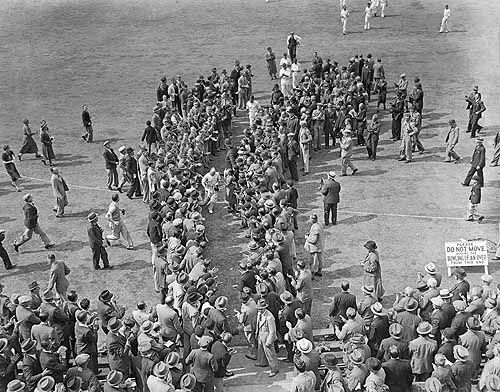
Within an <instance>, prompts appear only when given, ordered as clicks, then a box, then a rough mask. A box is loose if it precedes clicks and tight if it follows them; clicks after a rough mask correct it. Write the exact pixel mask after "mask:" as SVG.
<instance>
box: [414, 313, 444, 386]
mask: <svg viewBox="0 0 500 392" xmlns="http://www.w3.org/2000/svg"><path fill="white" fill-rule="evenodd" d="M416 332H417V334H418V335H419V336H418V337H417V338H415V339H413V340H412V341H410V344H409V345H408V350H409V352H410V365H411V370H412V373H413V375H414V376H415V381H425V380H426V379H427V378H429V376H430V374H431V373H432V370H433V369H432V363H433V359H434V354H436V352H437V349H438V347H437V343H436V341H435V340H432V339H431V338H430V337H429V334H430V333H431V332H432V325H431V324H430V323H428V322H427V321H422V322H421V323H420V324H419V325H418V327H417V331H416Z"/></svg>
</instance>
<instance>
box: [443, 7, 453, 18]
mask: <svg viewBox="0 0 500 392" xmlns="http://www.w3.org/2000/svg"><path fill="white" fill-rule="evenodd" d="M450 15H451V10H450V9H449V8H445V9H444V12H443V18H446V19H448V18H449V17H450Z"/></svg>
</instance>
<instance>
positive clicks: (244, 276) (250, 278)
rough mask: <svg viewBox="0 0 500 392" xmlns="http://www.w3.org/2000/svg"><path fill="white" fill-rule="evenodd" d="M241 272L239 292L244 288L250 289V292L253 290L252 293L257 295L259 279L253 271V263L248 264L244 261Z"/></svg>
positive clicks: (241, 264)
mask: <svg viewBox="0 0 500 392" xmlns="http://www.w3.org/2000/svg"><path fill="white" fill-rule="evenodd" d="M240 272H241V277H240V282H239V284H238V290H239V291H240V292H242V291H243V287H248V288H249V289H250V290H252V293H253V294H255V293H256V291H255V287H256V284H257V279H256V278H255V270H254V269H253V265H252V263H247V262H245V261H242V262H241V263H240Z"/></svg>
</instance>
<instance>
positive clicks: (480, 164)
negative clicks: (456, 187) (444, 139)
mask: <svg viewBox="0 0 500 392" xmlns="http://www.w3.org/2000/svg"><path fill="white" fill-rule="evenodd" d="M483 141H484V139H483V138H482V137H478V138H477V139H476V148H474V152H473V154H472V158H471V161H470V169H469V171H468V172H467V176H466V177H465V180H464V182H462V185H463V186H469V184H470V181H471V180H472V177H473V176H474V174H477V176H478V177H479V185H480V186H482V187H483V186H484V175H483V168H484V166H485V165H486V149H485V148H484V146H483Z"/></svg>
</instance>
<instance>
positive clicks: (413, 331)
mask: <svg viewBox="0 0 500 392" xmlns="http://www.w3.org/2000/svg"><path fill="white" fill-rule="evenodd" d="M404 309H405V310H404V311H402V312H399V313H398V314H397V315H396V322H397V323H399V324H401V326H402V327H403V334H402V337H403V339H405V340H408V341H410V340H413V339H415V338H416V337H417V327H418V325H419V324H420V322H421V321H422V319H421V318H420V317H419V316H418V315H417V309H418V301H417V300H416V299H414V298H410V299H409V300H408V302H407V303H406V305H405V308H404Z"/></svg>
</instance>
